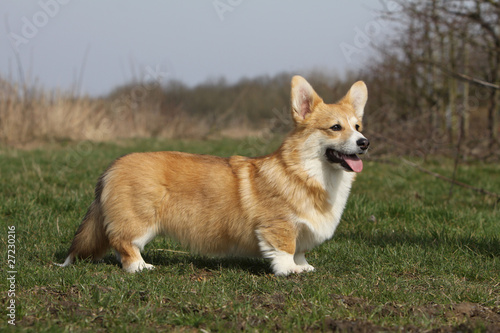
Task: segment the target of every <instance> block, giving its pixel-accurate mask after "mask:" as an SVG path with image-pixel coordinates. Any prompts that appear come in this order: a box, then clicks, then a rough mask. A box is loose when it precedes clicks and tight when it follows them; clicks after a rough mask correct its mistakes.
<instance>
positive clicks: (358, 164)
mask: <svg viewBox="0 0 500 333" xmlns="http://www.w3.org/2000/svg"><path fill="white" fill-rule="evenodd" d="M343 157H344V161H345V162H346V163H347V164H349V166H350V167H351V169H352V171H354V172H361V170H363V161H361V159H360V158H359V157H358V156H357V155H344V156H343Z"/></svg>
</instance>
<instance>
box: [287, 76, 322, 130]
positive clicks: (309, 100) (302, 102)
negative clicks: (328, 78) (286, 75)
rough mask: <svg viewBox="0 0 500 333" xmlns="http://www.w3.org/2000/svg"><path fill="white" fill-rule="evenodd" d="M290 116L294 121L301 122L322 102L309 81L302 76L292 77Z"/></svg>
mask: <svg viewBox="0 0 500 333" xmlns="http://www.w3.org/2000/svg"><path fill="white" fill-rule="evenodd" d="M291 95H292V116H293V119H294V120H295V122H296V123H302V122H303V121H304V120H305V119H306V118H307V117H308V116H309V114H311V113H312V112H313V109H314V107H315V106H316V105H317V104H318V103H320V102H322V101H323V100H322V99H321V97H319V96H318V94H316V92H315V91H314V89H313V88H312V87H311V85H310V84H309V82H307V81H306V79H304V78H303V77H302V76H299V75H296V76H294V77H293V78H292V93H291Z"/></svg>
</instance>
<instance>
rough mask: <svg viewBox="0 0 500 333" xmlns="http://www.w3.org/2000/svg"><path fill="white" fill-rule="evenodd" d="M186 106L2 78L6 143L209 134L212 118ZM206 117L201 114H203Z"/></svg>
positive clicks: (0, 112) (1, 138) (2, 139)
mask: <svg viewBox="0 0 500 333" xmlns="http://www.w3.org/2000/svg"><path fill="white" fill-rule="evenodd" d="M191 118H192V117H189V116H187V115H186V114H185V112H183V111H182V110H181V109H178V110H171V112H168V113H166V112H163V110H161V107H160V103H159V101H156V102H154V101H153V102H152V101H150V100H149V99H144V98H141V99H140V100H138V99H137V100H134V99H133V98H131V97H130V96H127V95H126V94H123V95H120V96H118V97H116V98H112V99H111V98H106V99H99V98H90V97H78V98H75V97H74V96H72V95H70V94H67V93H61V92H48V91H45V90H43V89H31V90H29V89H24V88H22V89H21V88H20V87H19V86H16V85H12V84H9V83H8V82H6V81H0V143H4V144H7V145H14V146H22V145H26V144H30V143H33V142H47V141H61V140H92V141H107V140H112V139H117V138H135V137H151V136H157V137H167V138H179V137H195V138H198V137H203V136H205V135H207V134H208V133H209V130H210V128H209V126H208V125H207V122H204V121H202V119H196V121H194V119H191ZM198 118H200V117H198Z"/></svg>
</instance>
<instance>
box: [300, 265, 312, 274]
mask: <svg viewBox="0 0 500 333" xmlns="http://www.w3.org/2000/svg"><path fill="white" fill-rule="evenodd" d="M300 267H302V272H314V270H315V268H314V267H313V266H311V265H309V264H307V265H301V266H300Z"/></svg>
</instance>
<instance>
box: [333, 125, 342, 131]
mask: <svg viewBox="0 0 500 333" xmlns="http://www.w3.org/2000/svg"><path fill="white" fill-rule="evenodd" d="M330 129H331V130H333V131H340V130H342V126H340V125H339V124H335V125H333V126H332V127H330Z"/></svg>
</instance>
